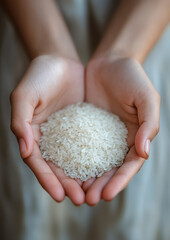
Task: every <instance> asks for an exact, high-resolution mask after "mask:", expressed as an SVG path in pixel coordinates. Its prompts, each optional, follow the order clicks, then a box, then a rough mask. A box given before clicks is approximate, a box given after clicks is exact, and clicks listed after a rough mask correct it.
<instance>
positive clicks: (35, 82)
mask: <svg viewBox="0 0 170 240" xmlns="http://www.w3.org/2000/svg"><path fill="white" fill-rule="evenodd" d="M46 58H47V57H44V58H42V57H41V58H38V59H36V60H34V61H33V63H32V64H31V66H30V68H29V69H28V71H27V73H26V78H27V81H26V80H24V84H25V85H26V86H27V91H28V93H29V94H30V91H31V89H34V90H33V91H34V92H31V94H32V96H34V102H33V103H32V104H33V109H35V110H34V111H33V117H32V121H31V129H32V133H33V139H34V140H33V150H32V153H31V155H29V157H27V158H26V159H25V162H26V164H27V165H28V166H29V167H30V168H31V170H32V171H33V172H34V174H35V176H36V177H37V179H38V181H39V182H40V184H41V185H42V187H43V188H44V189H45V190H46V191H47V192H48V193H49V194H50V195H51V196H52V197H53V198H54V199H55V200H56V201H62V200H63V199H64V197H65V194H66V195H68V196H69V197H70V199H71V200H72V201H73V203H74V204H77V205H79V204H81V203H83V202H84V192H83V190H82V188H81V186H80V185H81V182H80V181H76V180H73V179H71V178H69V177H67V176H66V175H65V174H64V172H63V170H62V169H60V168H58V167H56V166H55V165H54V164H53V163H51V162H46V161H44V160H43V159H42V157H41V153H40V149H39V139H40V136H41V133H40V124H41V123H42V122H44V121H46V120H47V118H48V116H49V115H50V114H51V113H53V112H55V111H57V110H59V109H61V108H63V107H64V106H67V105H69V104H74V103H77V102H80V101H83V100H84V79H83V77H84V70H83V67H82V66H81V65H80V64H79V63H76V62H73V61H71V60H68V59H60V58H58V59H51V58H50V59H48V58H47V59H46ZM70 72H72V75H70ZM27 82H28V84H27ZM21 84H22V82H21ZM29 87H30V91H29ZM37 93H38V94H37Z"/></svg>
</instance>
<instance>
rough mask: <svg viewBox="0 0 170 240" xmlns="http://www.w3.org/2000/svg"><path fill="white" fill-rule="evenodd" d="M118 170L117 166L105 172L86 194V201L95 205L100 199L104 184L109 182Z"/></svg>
mask: <svg viewBox="0 0 170 240" xmlns="http://www.w3.org/2000/svg"><path fill="white" fill-rule="evenodd" d="M116 171H117V168H113V169H112V170H111V171H109V172H106V173H104V174H103V175H102V176H101V177H99V178H97V179H96V181H95V182H94V183H93V184H92V185H91V187H90V188H89V189H88V191H87V194H86V203H87V204H88V205H91V206H94V205H96V204H97V203H98V202H99V201H100V199H101V193H102V190H103V188H104V186H105V185H106V184H107V183H108V181H109V180H110V179H111V177H112V176H113V175H114V174H115V172H116Z"/></svg>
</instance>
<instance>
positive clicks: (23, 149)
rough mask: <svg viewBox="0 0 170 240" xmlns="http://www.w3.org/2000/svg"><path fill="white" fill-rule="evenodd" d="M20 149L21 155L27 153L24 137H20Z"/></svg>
mask: <svg viewBox="0 0 170 240" xmlns="http://www.w3.org/2000/svg"><path fill="white" fill-rule="evenodd" d="M19 149H20V154H21V157H24V155H25V153H26V144H25V141H24V139H23V138H20V139H19Z"/></svg>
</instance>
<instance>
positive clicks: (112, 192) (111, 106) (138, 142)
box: [83, 56, 160, 205]
mask: <svg viewBox="0 0 170 240" xmlns="http://www.w3.org/2000/svg"><path fill="white" fill-rule="evenodd" d="M85 86H86V89H85V93H86V96H85V99H86V101H87V102H90V103H93V104H95V105H96V106H99V107H101V108H104V109H106V110H108V111H110V112H112V113H114V114H117V115H118V116H119V117H120V119H121V120H122V121H123V122H124V123H125V124H126V127H127V129H128V138H127V142H128V146H129V149H130V150H129V152H128V154H127V156H126V158H125V160H124V163H123V165H122V166H121V167H120V168H113V169H112V171H110V172H107V173H105V174H103V176H102V177H100V178H97V179H90V180H88V181H86V182H85V183H84V184H83V189H84V191H85V192H86V202H87V204H89V205H95V204H97V203H98V202H99V200H100V199H104V200H106V201H110V200H112V199H113V198H114V197H115V196H116V195H117V194H118V193H119V192H120V191H121V190H123V189H124V188H125V187H126V186H127V184H128V183H129V181H130V180H131V178H132V177H133V176H134V175H135V174H136V173H137V172H138V171H139V170H140V168H141V167H142V165H143V163H144V162H145V159H147V158H148V156H149V150H150V142H151V141H152V140H153V138H154V137H155V136H156V134H157V133H158V131H159V112H160V96H159V94H158V92H157V91H156V90H155V88H154V87H153V85H152V83H151V82H150V80H149V78H148V77H147V75H146V73H145V72H144V70H143V68H142V66H141V65H140V64H139V63H138V62H137V61H136V60H135V59H133V58H124V57H116V56H111V57H110V56H103V57H98V58H94V59H93V60H92V61H91V62H90V63H89V64H88V65H87V69H86V83H85Z"/></svg>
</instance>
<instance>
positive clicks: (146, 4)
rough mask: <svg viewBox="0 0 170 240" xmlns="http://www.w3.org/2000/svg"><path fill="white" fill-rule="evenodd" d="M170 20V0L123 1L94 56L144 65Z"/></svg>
mask: <svg viewBox="0 0 170 240" xmlns="http://www.w3.org/2000/svg"><path fill="white" fill-rule="evenodd" d="M169 20H170V0H130V1H128V2H127V1H126V0H122V2H121V3H120V6H119V7H118V10H117V13H116V15H115V16H114V17H113V19H112V20H111V23H110V25H109V28H108V30H107V31H106V34H105V36H104V38H103V39H102V41H101V43H100V45H99V47H98V48H97V51H96V53H95V55H94V56H98V55H101V54H102V53H103V52H110V53H113V54H115V55H120V56H121V55H125V56H127V57H134V58H136V59H137V60H138V61H139V62H141V63H142V62H143V61H144V59H145V57H146V56H147V54H148V52H149V51H150V50H151V48H152V47H153V45H154V44H155V43H156V41H157V40H158V38H159V36H160V35H161V33H162V31H163V30H164V28H165V27H166V25H167V24H168V22H169Z"/></svg>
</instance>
